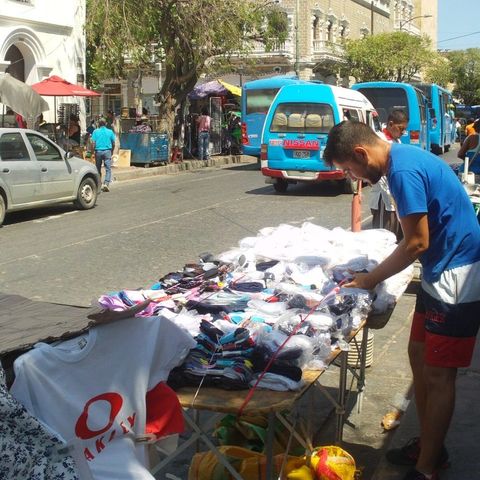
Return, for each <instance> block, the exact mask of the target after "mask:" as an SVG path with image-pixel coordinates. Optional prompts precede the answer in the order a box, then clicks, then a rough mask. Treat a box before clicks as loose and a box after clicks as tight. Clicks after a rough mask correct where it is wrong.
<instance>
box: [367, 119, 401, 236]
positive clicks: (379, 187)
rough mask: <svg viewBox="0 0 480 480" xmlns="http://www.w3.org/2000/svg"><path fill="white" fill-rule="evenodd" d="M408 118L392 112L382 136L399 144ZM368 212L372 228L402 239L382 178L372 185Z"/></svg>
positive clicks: (391, 202)
mask: <svg viewBox="0 0 480 480" xmlns="http://www.w3.org/2000/svg"><path fill="white" fill-rule="evenodd" d="M407 124H408V117H407V114H406V113H405V112H404V111H403V110H393V111H392V112H391V113H390V115H389V116H388V119H387V126H386V127H385V128H384V129H383V135H384V136H385V139H386V140H387V141H389V142H395V143H400V137H401V136H402V135H403V133H404V132H405V130H406V129H407ZM369 206H370V211H371V212H372V216H373V219H372V227H373V228H385V229H386V230H389V231H390V232H393V233H394V234H395V235H396V237H397V240H401V239H402V236H403V234H402V228H401V227H400V222H399V221H398V218H397V212H396V211H395V203H394V201H393V199H392V196H391V195H390V189H389V188H388V181H387V178H386V177H385V176H383V177H382V178H381V179H380V180H379V181H378V182H377V183H376V184H375V185H372V189H371V191H370V199H369Z"/></svg>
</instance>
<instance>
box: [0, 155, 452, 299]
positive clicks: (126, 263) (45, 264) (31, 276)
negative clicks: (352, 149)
mask: <svg viewBox="0 0 480 480" xmlns="http://www.w3.org/2000/svg"><path fill="white" fill-rule="evenodd" d="M445 158H446V159H447V160H449V159H450V160H452V159H454V158H455V152H449V153H448V154H447V155H445ZM368 191H369V189H368V188H367V189H366V190H365V195H364V201H363V218H364V222H365V223H366V224H368V217H369V211H368V208H367V207H368ZM350 201H351V196H350V195H344V194H341V193H339V189H338V188H337V187H336V186H335V185H333V184H321V185H294V186H291V187H290V188H289V190H288V193H287V194H286V195H277V194H275V193H274V192H273V188H272V186H270V185H265V183H264V179H263V177H262V175H261V174H260V172H259V171H258V169H257V166H256V165H255V164H253V163H252V164H244V165H236V166H230V167H224V168H215V167H209V168H204V169H201V170H197V171H194V172H188V173H182V174H179V175H164V176H157V177H152V178H149V179H147V180H145V179H139V180H132V181H124V182H117V183H115V184H114V185H113V188H112V192H110V193H103V194H102V195H100V197H99V199H98V204H97V207H96V208H95V209H93V210H90V211H77V210H75V209H74V208H73V207H72V206H70V205H68V204H66V205H60V206H54V207H50V208H48V209H42V210H31V211H27V212H19V213H16V214H11V215H9V216H8V217H7V219H6V222H5V226H4V227H3V228H2V229H1V230H0V277H1V284H0V291H3V292H6V293H16V294H21V295H25V296H27V297H30V298H32V299H36V300H46V301H54V302H61V303H70V304H77V305H90V303H91V300H92V299H94V298H96V297H98V296H99V295H101V294H102V293H104V292H107V291H110V290H115V289H121V288H137V287H147V286H149V285H150V284H151V283H153V282H154V281H156V280H157V279H158V278H159V277H160V276H161V275H163V274H166V273H168V272H169V271H171V270H176V269H178V268H180V267H181V266H183V264H184V263H186V262H188V261H195V260H197V258H198V254H200V253H202V252H206V251H210V252H212V253H219V252H221V251H224V250H226V249H228V248H230V247H233V246H235V245H236V244H237V242H238V240H239V239H241V238H243V237H246V236H249V235H255V234H256V232H257V231H258V230H259V229H261V228H263V227H267V226H274V225H278V224H280V223H283V222H286V223H291V224H295V225H298V224H301V223H302V222H304V221H311V222H313V223H317V224H319V225H323V226H325V227H328V228H332V227H335V226H340V227H344V228H348V227H349V226H350Z"/></svg>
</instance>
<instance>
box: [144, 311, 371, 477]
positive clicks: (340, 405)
mask: <svg viewBox="0 0 480 480" xmlns="http://www.w3.org/2000/svg"><path fill="white" fill-rule="evenodd" d="M362 330H363V336H362V340H361V341H357V339H356V337H357V334H358V333H359V332H360V331H362ZM348 341H349V344H350V345H351V346H353V348H356V349H357V351H358V353H359V355H358V363H359V364H358V365H356V366H357V367H358V372H357V369H355V368H352V367H350V366H349V365H348V359H347V355H348V352H347V351H341V350H340V349H338V348H337V349H336V350H333V351H332V353H331V354H330V356H329V357H328V359H327V361H326V362H325V363H326V368H324V369H322V370H306V371H304V372H303V375H302V380H303V381H304V386H303V387H302V388H301V389H300V390H298V391H286V392H278V391H273V390H265V389H257V390H256V391H255V392H254V394H253V397H252V398H251V399H250V401H249V403H248V404H247V405H246V406H245V408H243V409H242V406H243V403H244V401H245V397H246V395H247V393H248V390H235V391H232V390H222V389H220V388H212V387H202V388H200V389H198V388H197V387H183V388H181V389H179V390H178V391H177V392H176V393H177V395H178V398H179V400H180V404H181V405H182V407H183V413H184V418H185V422H186V423H187V424H188V426H189V427H190V428H191V429H192V431H193V433H192V435H191V436H190V437H189V438H188V439H186V440H185V441H184V442H183V443H182V444H181V445H179V447H178V448H177V449H176V450H175V451H174V452H173V453H171V454H170V455H168V456H166V457H165V458H164V459H163V460H161V461H160V462H159V463H158V464H157V465H155V466H154V467H153V468H152V469H151V473H152V474H156V473H158V472H159V471H161V470H162V469H163V468H165V467H166V466H167V465H168V464H169V463H170V462H171V461H173V460H174V459H175V458H177V457H178V456H179V455H180V454H181V453H183V452H184V451H186V450H187V449H188V448H190V447H191V446H192V445H193V444H196V443H197V444H198V442H199V441H202V442H203V443H204V444H205V445H206V446H207V448H208V449H209V450H210V451H211V452H213V453H214V454H215V456H216V457H217V459H218V460H219V462H220V463H222V465H223V466H224V467H225V468H226V469H227V470H228V471H229V472H230V474H231V476H232V478H234V479H235V480H243V479H242V477H241V476H240V475H239V473H238V472H237V471H236V470H235V469H234V468H233V466H232V465H231V464H230V462H229V461H228V460H227V458H226V457H225V456H224V455H222V453H221V452H220V450H219V449H218V448H217V447H216V445H215V444H214V443H213V442H212V440H211V439H210V436H209V432H210V431H211V430H212V428H213V427H214V426H215V424H216V423H217V422H218V421H219V419H220V418H221V417H222V416H223V415H225V414H231V415H238V414H240V413H241V414H242V415H243V414H245V415H260V414H264V415H266V416H267V419H268V427H267V439H266V449H265V451H266V460H267V461H266V478H267V479H268V480H270V479H272V478H273V473H274V472H273V441H274V433H275V427H274V426H275V421H276V420H278V421H280V422H281V423H282V424H283V426H284V427H285V428H286V429H287V430H288V431H289V433H290V435H292V436H293V437H295V439H296V440H297V441H298V442H299V443H300V444H301V445H302V446H303V447H304V448H305V450H309V449H310V446H311V439H306V438H305V437H304V436H303V435H301V434H300V433H299V432H298V431H297V430H296V428H295V426H296V425H295V422H293V423H292V422H291V421H290V420H289V419H288V418H287V417H286V415H285V412H292V411H293V410H294V409H295V407H296V404H297V403H298V401H299V400H300V399H302V398H303V397H304V395H305V394H307V392H310V391H311V390H312V389H313V387H319V388H320V390H321V392H322V393H323V394H324V395H325V396H326V397H327V398H328V400H329V401H330V402H331V403H332V405H333V407H334V409H335V415H336V429H335V443H336V444H341V442H342V438H343V427H344V423H345V412H346V398H347V395H346V394H347V372H348V371H349V370H350V372H351V373H352V374H353V376H354V377H355V378H356V380H357V388H356V390H357V393H358V396H359V397H358V398H359V401H358V403H357V407H358V408H359V409H360V408H361V403H362V402H361V398H362V397H363V392H364V388H365V367H366V365H365V364H366V351H367V341H368V327H367V320H364V321H363V322H362V323H361V325H360V326H359V327H358V328H357V329H356V330H355V331H353V332H352V333H351V335H350V336H349V338H348ZM334 362H335V363H337V362H338V364H339V367H340V369H339V376H338V394H337V398H334V397H333V396H332V395H331V394H330V393H329V392H328V390H327V389H326V388H325V387H323V385H322V384H321V382H320V380H321V376H322V374H323V373H324V372H325V371H326V369H327V368H328V367H329V366H330V365H332V364H334ZM197 390H198V392H197ZM202 411H208V412H210V413H211V414H212V415H210V416H209V418H208V419H207V420H206V421H204V422H203V423H202V421H201V420H202V419H201V415H200V412H202Z"/></svg>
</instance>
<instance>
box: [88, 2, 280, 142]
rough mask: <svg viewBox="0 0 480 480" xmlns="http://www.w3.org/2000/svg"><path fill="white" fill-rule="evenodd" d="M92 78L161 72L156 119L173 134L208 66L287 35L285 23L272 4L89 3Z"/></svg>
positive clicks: (266, 45)
mask: <svg viewBox="0 0 480 480" xmlns="http://www.w3.org/2000/svg"><path fill="white" fill-rule="evenodd" d="M86 35H87V44H88V50H89V52H90V55H89V66H90V68H91V72H90V73H91V74H93V76H95V77H96V78H97V79H103V78H126V77H127V76H128V75H129V74H131V72H139V75H141V74H142V72H145V71H147V70H148V69H151V68H152V64H153V63H159V64H161V65H162V80H163V84H162V86H161V90H160V92H159V94H158V100H159V103H160V106H159V110H160V117H161V118H162V119H163V120H164V121H165V127H166V130H167V132H168V133H170V134H171V133H172V131H173V124H174V117H175V112H176V109H177V107H178V106H180V105H181V104H182V102H183V101H184V100H185V99H186V97H187V95H188V93H189V92H190V91H191V90H192V89H193V87H194V86H195V84H196V83H197V81H198V79H199V77H200V75H201V74H202V73H204V72H205V71H206V70H208V68H212V65H220V64H223V65H224V64H225V63H228V62H229V58H231V56H233V55H235V56H237V57H238V56H239V55H240V56H241V55H242V54H245V53H247V52H248V51H249V49H251V45H252V42H262V43H263V44H264V45H265V47H266V50H267V51H268V50H269V49H273V48H274V47H275V46H277V45H278V44H281V43H283V42H284V41H285V40H286V38H287V35H288V30H287V23H286V17H285V16H284V15H283V14H282V12H281V11H280V10H278V7H277V6H276V3H275V2H273V1H270V0H268V1H267V0H229V1H228V2H226V1H225V0H87V21H86Z"/></svg>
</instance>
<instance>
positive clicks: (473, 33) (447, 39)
mask: <svg viewBox="0 0 480 480" xmlns="http://www.w3.org/2000/svg"><path fill="white" fill-rule="evenodd" d="M479 33H480V30H479V31H478V32H472V33H467V34H466V35H459V36H458V37H451V38H445V39H444V40H439V41H438V42H437V43H443V42H449V41H450V40H456V39H457V38H464V37H470V36H472V35H477V34H479Z"/></svg>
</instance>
